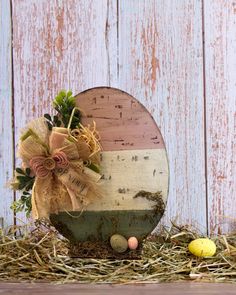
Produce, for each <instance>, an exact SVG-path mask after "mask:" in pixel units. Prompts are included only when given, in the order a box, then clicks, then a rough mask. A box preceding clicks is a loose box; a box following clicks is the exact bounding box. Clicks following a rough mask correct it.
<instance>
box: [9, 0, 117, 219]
mask: <svg viewBox="0 0 236 295" xmlns="http://www.w3.org/2000/svg"><path fill="white" fill-rule="evenodd" d="M116 17H117V16H116V4H115V3H114V1H106V0H103V1H101V0H97V1H92V0H90V1H87V0H84V1H76V0H72V1H66V0H61V1H56V0H53V1H47V0H42V1H37V0H33V1H31V0H23V1H15V0H13V38H14V46H13V57H14V74H15V80H14V91H15V126H16V129H15V132H16V142H17V141H18V138H19V134H20V129H21V128H22V127H23V126H25V124H26V122H27V121H29V120H30V119H33V118H36V117H38V116H42V114H43V113H46V112H50V111H51V110H52V109H51V101H52V98H53V97H54V96H55V94H56V93H57V92H58V90H60V89H62V88H66V89H72V90H73V92H74V93H78V92H80V91H82V90H85V89H87V88H91V87H95V86H101V85H104V86H109V85H110V83H116V82H115V81H116V79H117V78H116V77H117V69H116V67H117V61H116V57H115V54H114V52H117V34H116ZM113 36H114V40H113ZM19 216H20V218H23V217H22V215H19Z"/></svg>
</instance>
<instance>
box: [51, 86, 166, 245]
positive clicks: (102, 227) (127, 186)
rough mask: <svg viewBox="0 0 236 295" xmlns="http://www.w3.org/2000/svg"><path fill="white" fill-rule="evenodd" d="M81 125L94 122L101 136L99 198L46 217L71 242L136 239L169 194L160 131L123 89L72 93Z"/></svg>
mask: <svg viewBox="0 0 236 295" xmlns="http://www.w3.org/2000/svg"><path fill="white" fill-rule="evenodd" d="M76 99H77V105H78V106H79V108H80V109H81V110H83V115H82V119H81V122H82V124H83V125H87V124H91V125H92V123H93V121H95V122H96V127H97V131H98V132H99V134H100V137H101V141H100V142H101V145H102V153H101V173H102V175H103V177H102V190H103V198H101V199H98V200H96V201H95V202H94V203H92V204H90V205H88V207H87V208H86V210H84V211H83V212H82V213H81V212H80V211H76V212H70V214H68V212H59V214H52V215H51V216H50V219H51V222H52V223H53V224H54V226H55V227H56V228H57V229H58V230H59V231H60V232H61V233H62V234H63V235H64V236H65V237H66V238H68V239H69V240H70V241H72V242H73V243H75V242H86V241H91V242H93V241H100V242H101V241H104V243H105V242H107V241H110V238H111V236H112V235H114V234H119V235H122V236H124V237H125V238H126V239H127V240H128V239H129V238H130V237H136V239H137V241H139V244H140V242H141V241H142V240H143V239H144V238H145V237H146V236H147V235H148V234H150V233H151V232H152V231H153V230H154V229H155V227H156V225H157V224H158V222H159V221H160V219H161V217H162V215H163V213H164V209H165V205H166V201H167V194H168V185H169V170H168V160H167V154H166V149H165V145H164V141H163V138H162V136H161V133H160V130H159V129H158V127H157V125H156V123H155V121H154V119H153V118H152V116H151V114H150V113H149V112H148V111H147V109H146V108H145V107H144V106H143V105H142V104H141V103H140V102H138V101H137V100H136V99H135V98H134V97H132V96H131V95H129V94H127V93H126V92H124V91H121V90H119V89H115V88H109V87H97V88H92V89H89V90H86V91H84V92H82V93H80V94H78V95H77V96H76Z"/></svg>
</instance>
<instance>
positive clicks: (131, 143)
mask: <svg viewBox="0 0 236 295" xmlns="http://www.w3.org/2000/svg"><path fill="white" fill-rule="evenodd" d="M76 100H77V104H78V106H79V107H80V108H81V110H82V111H83V112H84V114H83V117H82V124H85V125H87V124H90V125H93V121H95V122H96V126H97V130H98V131H99V135H100V137H101V144H102V148H103V150H104V151H118V150H128V149H129V150H137V149H163V148H165V147H164V142H163V138H162V136H161V133H160V131H159V129H158V127H157V125H156V123H155V121H154V119H153V118H152V117H151V115H150V113H149V112H148V111H147V110H146V109H145V108H144V106H143V105H141V104H140V103H139V102H138V101H137V100H136V99H135V98H134V97H132V96H130V95H129V94H127V93H126V92H124V91H120V90H118V89H115V88H107V87H98V88H94V89H90V90H87V91H84V92H82V93H80V94H79V95H77V96H76Z"/></svg>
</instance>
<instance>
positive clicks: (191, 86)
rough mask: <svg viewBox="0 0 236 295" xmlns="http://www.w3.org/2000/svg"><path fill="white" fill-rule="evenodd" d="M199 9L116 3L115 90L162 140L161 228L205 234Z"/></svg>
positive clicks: (189, 4) (175, 0) (174, 0)
mask: <svg viewBox="0 0 236 295" xmlns="http://www.w3.org/2000/svg"><path fill="white" fill-rule="evenodd" d="M201 14H202V6H201V1H200V0H198V1H195V0H183V1H179V0H165V1H162V0H156V1H155V0H153V1H151V0H150V1H137V0H130V1H120V2H119V86H120V88H121V89H122V90H125V91H127V92H129V93H130V94H131V95H133V96H134V97H135V98H137V99H138V100H140V101H141V102H142V103H143V104H144V105H145V106H146V107H147V109H148V110H149V111H150V112H151V113H152V115H153V116H154V119H155V120H156V122H157V124H158V126H159V127H160V129H161V132H162V134H163V137H164V140H165V142H166V147H167V152H168V157H169V165H170V190H169V198H168V203H167V213H166V216H165V218H164V220H163V223H164V224H170V221H171V220H176V221H177V222H178V223H179V224H185V223H187V224H192V225H193V226H196V227H197V228H198V230H200V231H202V232H206V189H205V185H206V184H205V160H204V157H205V156H204V99H203V49H202V15H201Z"/></svg>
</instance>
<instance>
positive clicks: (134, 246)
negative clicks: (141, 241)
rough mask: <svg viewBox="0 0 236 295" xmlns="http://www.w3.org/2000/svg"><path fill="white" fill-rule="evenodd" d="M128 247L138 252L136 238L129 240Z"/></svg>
mask: <svg viewBox="0 0 236 295" xmlns="http://www.w3.org/2000/svg"><path fill="white" fill-rule="evenodd" d="M128 247H129V249H130V250H136V249H137V248H138V240H137V238H136V237H130V238H129V239H128Z"/></svg>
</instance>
